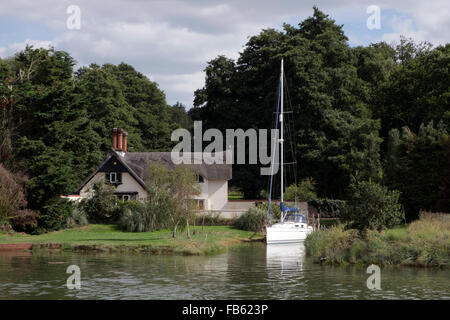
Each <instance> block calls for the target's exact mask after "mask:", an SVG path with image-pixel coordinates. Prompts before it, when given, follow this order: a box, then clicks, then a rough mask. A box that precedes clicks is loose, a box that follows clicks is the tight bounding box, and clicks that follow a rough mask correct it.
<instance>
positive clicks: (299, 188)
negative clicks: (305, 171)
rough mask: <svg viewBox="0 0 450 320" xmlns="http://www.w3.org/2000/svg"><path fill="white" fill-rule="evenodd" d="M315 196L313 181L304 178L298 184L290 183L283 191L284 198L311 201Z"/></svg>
mask: <svg viewBox="0 0 450 320" xmlns="http://www.w3.org/2000/svg"><path fill="white" fill-rule="evenodd" d="M316 198H317V193H316V187H315V182H314V181H313V180H312V179H311V178H306V179H303V180H302V181H300V183H298V184H291V185H290V186H289V187H287V188H286V191H285V192H284V200H288V201H311V200H314V199H316Z"/></svg>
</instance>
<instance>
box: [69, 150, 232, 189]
mask: <svg viewBox="0 0 450 320" xmlns="http://www.w3.org/2000/svg"><path fill="white" fill-rule="evenodd" d="M190 155H191V159H192V161H191V163H192V164H181V165H183V166H187V167H189V168H191V169H192V170H193V171H194V172H196V173H198V174H199V175H201V176H202V177H204V178H205V179H207V180H230V179H231V175H232V169H231V164H225V160H226V158H225V156H226V153H225V152H220V153H217V154H216V155H215V157H216V158H219V159H222V162H223V164H217V163H213V164H208V163H212V161H211V159H212V155H211V154H209V153H191V154H190ZM112 157H114V159H117V160H118V161H119V163H120V164H122V165H123V169H124V170H126V171H128V172H129V173H130V174H131V175H132V176H133V177H134V178H135V179H136V181H137V182H138V183H139V184H140V185H142V186H143V187H144V188H145V180H146V179H147V177H148V172H149V170H148V168H149V166H150V165H151V164H152V163H154V162H158V163H161V164H163V165H165V166H166V167H168V168H174V167H175V166H176V164H175V163H174V162H173V161H172V158H171V152H126V153H122V154H121V153H120V152H116V151H114V150H111V151H110V152H109V153H108V156H107V157H106V159H105V161H103V163H102V164H101V165H100V166H99V167H98V168H97V170H95V171H94V172H92V173H91V174H90V175H89V176H88V177H87V178H86V179H85V180H84V182H83V183H82V185H81V186H80V187H79V188H78V190H77V194H79V193H80V191H81V189H82V188H83V187H84V186H85V185H86V184H87V183H88V182H89V181H90V180H91V179H92V178H93V177H94V176H95V175H96V174H97V172H102V170H101V169H102V168H103V167H104V166H105V165H107V163H108V162H109V160H110V159H111V158H112ZM205 159H206V162H205ZM194 160H196V161H198V162H199V163H194ZM114 161H115V160H114Z"/></svg>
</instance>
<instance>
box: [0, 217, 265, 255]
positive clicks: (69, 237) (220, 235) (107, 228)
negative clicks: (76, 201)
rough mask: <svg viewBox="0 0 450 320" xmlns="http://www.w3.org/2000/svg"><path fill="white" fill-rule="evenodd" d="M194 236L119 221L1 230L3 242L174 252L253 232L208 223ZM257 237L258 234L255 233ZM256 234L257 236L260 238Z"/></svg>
mask: <svg viewBox="0 0 450 320" xmlns="http://www.w3.org/2000/svg"><path fill="white" fill-rule="evenodd" d="M190 231H191V238H190V239H188V238H187V235H186V231H183V232H179V231H178V234H177V237H176V238H175V239H174V238H172V231H171V230H160V231H155V232H125V231H123V230H121V229H120V228H119V227H118V226H116V225H100V224H91V225H88V226H85V227H80V228H73V229H65V230H61V231H55V232H49V233H46V234H41V235H26V234H19V233H14V234H0V244H2V243H24V242H29V243H34V244H49V243H52V244H55V243H56V244H62V245H63V247H64V248H66V249H72V250H100V251H142V252H151V253H168V254H169V253H172V254H195V255H199V254H211V253H216V252H221V251H224V250H226V249H227V248H228V247H230V246H234V245H238V244H240V243H243V242H244V241H248V238H249V237H250V236H251V235H252V234H253V233H252V232H248V231H243V230H238V229H235V228H233V227H231V226H205V227H204V228H203V231H202V227H196V231H197V232H196V234H193V231H194V229H193V227H192V226H191V228H190ZM254 238H255V237H254ZM261 238H262V235H260V234H259V235H257V236H256V238H255V239H261Z"/></svg>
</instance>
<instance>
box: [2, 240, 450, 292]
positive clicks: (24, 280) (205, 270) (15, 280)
mask: <svg viewBox="0 0 450 320" xmlns="http://www.w3.org/2000/svg"><path fill="white" fill-rule="evenodd" d="M69 265H77V266H79V268H80V271H81V274H80V278H81V288H80V289H72V290H70V289H68V288H67V285H66V281H67V278H68V277H69V276H70V274H67V273H66V271H67V268H68V266H69ZM369 276H370V274H368V273H366V268H363V267H357V266H348V267H342V266H321V265H317V264H314V263H312V262H311V261H310V260H309V259H308V258H305V255H304V247H303V245H271V246H266V245H264V244H262V243H257V244H249V245H245V246H242V247H239V248H237V249H233V250H230V251H229V252H228V253H224V254H220V255H215V256H206V257H204V256H154V255H153V256H152V255H130V254H123V255H120V254H93V253H89V254H84V253H83V254H80V253H71V252H58V251H55V252H50V253H40V254H39V253H34V254H32V253H25V252H23V253H22V252H21V253H18V252H15V253H12V252H9V253H5V252H3V253H0V299H195V300H196V299H450V270H448V269H447V270H435V269H421V268H400V267H398V268H394V267H390V268H382V269H381V274H380V286H381V290H370V289H368V288H367V284H366V281H367V278H368V277H369Z"/></svg>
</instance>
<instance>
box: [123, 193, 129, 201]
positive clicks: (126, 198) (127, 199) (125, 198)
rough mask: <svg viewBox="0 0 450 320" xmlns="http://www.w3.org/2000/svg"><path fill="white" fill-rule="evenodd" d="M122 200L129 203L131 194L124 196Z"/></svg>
mask: <svg viewBox="0 0 450 320" xmlns="http://www.w3.org/2000/svg"><path fill="white" fill-rule="evenodd" d="M122 200H123V201H129V200H130V195H129V194H124V195H123V196H122Z"/></svg>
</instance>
